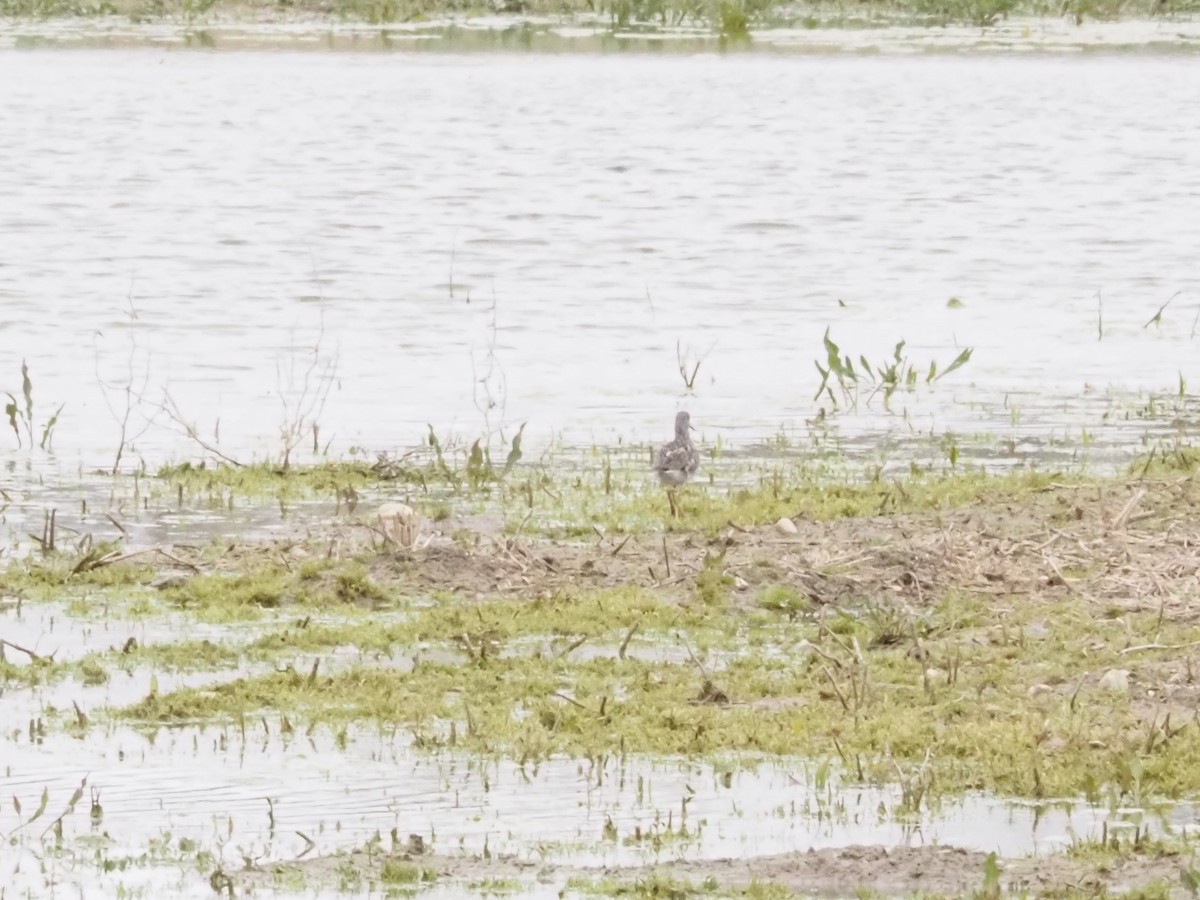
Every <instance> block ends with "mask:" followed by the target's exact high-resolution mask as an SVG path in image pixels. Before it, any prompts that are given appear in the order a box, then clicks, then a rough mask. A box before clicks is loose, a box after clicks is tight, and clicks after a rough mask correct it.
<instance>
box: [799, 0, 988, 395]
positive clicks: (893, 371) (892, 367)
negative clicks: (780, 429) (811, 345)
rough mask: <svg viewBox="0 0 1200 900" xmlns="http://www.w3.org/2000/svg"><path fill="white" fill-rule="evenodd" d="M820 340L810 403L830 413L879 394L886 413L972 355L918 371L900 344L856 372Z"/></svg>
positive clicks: (847, 359) (836, 350) (833, 346)
mask: <svg viewBox="0 0 1200 900" xmlns="http://www.w3.org/2000/svg"><path fill="white" fill-rule="evenodd" d="M1000 2H1004V0H1000ZM822 340H823V342H824V344H825V354H826V363H825V365H824V366H822V365H821V363H820V361H819V360H814V365H815V366H816V367H817V372H818V373H820V375H821V384H820V386H819V387H818V388H817V393H816V396H814V397H813V400H819V399H821V395H822V394H824V395H825V396H826V397H827V398H828V400H829V402H830V404H831V406H832V411H834V412H836V411H837V410H838V409H840V408H841V407H842V406H846V407H849V408H851V409H858V403H859V398H860V397H861V395H862V394H863V393H864V392H865V393H866V395H867V396H866V400H865V405H870V403H871V400H872V399H873V398H874V397H875V396H877V395H880V394H882V396H883V406H884V409H887V408H888V405H889V403H890V402H891V399H892V395H893V394H894V393H896V391H900V390H903V391H909V392H911V391H914V390H916V389H917V387H918V385H923V384H924V385H929V384H933V383H934V382H936V381H939V380H941V379H942V378H945V377H946V376H947V375H949V374H950V373H952V372H954V371H955V370H956V369H960V368H962V367H963V366H965V365H966V364H967V363H968V362H970V361H971V354H972V352H973V348H971V347H966V348H964V349H963V350H962V351H961V352H960V353H959V354H958V356H956V357H955V358H954V359H953V361H951V362H950V363H949V364H948V365H946V366H945V367H944V368H941V369H939V368H938V364H937V360H933V361H931V362H930V363H929V366H928V368H927V369H925V370H924V371H922V370H920V369H919V368H918V367H917V366H916V365H915V364H914V363H913V362H912V361H911V360H910V359H909V358H908V356H907V355H906V354H905V352H904V347H905V344H906V342H905V341H904V340H900V341H899V342H897V344H896V347H895V349H894V350H893V351H892V356H891V358H890V359H885V360H883V361H881V362H877V363H876V364H875V365H874V366H872V365H871V363H870V362H869V361H868V360H867V358H866V356H859V358H858V368H855V365H854V360H853V359H852V358H851V356H850V354H849V353H845V354H843V352H842V349H841V348H840V347H839V346H838V345H837V344H836V343H834V341H833V339H832V338H831V337H830V336H829V329H828V328H826V329H825V336H824V338H823V339H822ZM831 376H832V378H833V380H834V382H835V383H836V385H837V387H838V389H839V393H838V394H834V392H833V385H832V384H830V377H831ZM839 396H840V398H841V401H840V404H839V399H838V398H839Z"/></svg>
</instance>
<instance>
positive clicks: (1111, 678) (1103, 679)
mask: <svg viewBox="0 0 1200 900" xmlns="http://www.w3.org/2000/svg"><path fill="white" fill-rule="evenodd" d="M1100 690H1102V691H1117V692H1119V693H1122V694H1124V693H1128V691H1129V670H1128V669H1109V670H1108V671H1107V672H1105V673H1104V674H1103V675H1102V676H1100Z"/></svg>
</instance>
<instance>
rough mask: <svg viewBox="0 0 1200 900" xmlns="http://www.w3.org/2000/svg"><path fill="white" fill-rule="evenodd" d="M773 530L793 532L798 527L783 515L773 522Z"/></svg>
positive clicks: (781, 532)
mask: <svg viewBox="0 0 1200 900" xmlns="http://www.w3.org/2000/svg"><path fill="white" fill-rule="evenodd" d="M775 530H776V531H778V532H779V533H780V534H795V533H796V532H797V531H798V530H799V529H797V528H796V523H795V522H793V521H792V520H791V519H789V518H787V517H786V516H785V517H784V518H782V519H780V520H779V521H778V522H776V523H775Z"/></svg>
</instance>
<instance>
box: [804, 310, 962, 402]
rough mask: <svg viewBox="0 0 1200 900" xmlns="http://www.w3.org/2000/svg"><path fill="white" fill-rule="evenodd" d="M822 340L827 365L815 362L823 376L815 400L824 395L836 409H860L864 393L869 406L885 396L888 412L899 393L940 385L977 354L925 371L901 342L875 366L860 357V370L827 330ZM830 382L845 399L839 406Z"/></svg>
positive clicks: (931, 363)
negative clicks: (866, 392)
mask: <svg viewBox="0 0 1200 900" xmlns="http://www.w3.org/2000/svg"><path fill="white" fill-rule="evenodd" d="M822 340H823V342H824V345H825V365H824V366H822V365H821V362H820V360H814V365H816V367H817V372H819V373H820V375H821V385H820V387H818V388H817V393H816V394H815V395H814V397H813V400H818V399H820V397H821V395H822V394H825V395H826V396H828V398H829V401H830V403H832V404H833V407H834V409H838V408H839V406H843V405H844V406H847V407H849V408H851V409H857V408H858V401H859V396H860V393H861V391H863V390H864V389H865V390H866V391H868V394H867V398H866V402H867V404H870V402H871V400H872V399H874V397H875V396H876V395H878V394H883V406H884V409H888V408H889V406H888V404H889V403H890V401H891V399H892V395H893V394H894V393H896V391H899V390H904V391H907V392H912V391H915V390H916V389H917V387H918V386H920V385H921V384H933V383H934V382H936V381H940V380H941V379H943V378H945V377H946V376H947V375H949V374H950V373H951V372H953V371H955V370H956V369H960V368H962V367H963V366H965V365H966V364H967V363H968V362H970V361H971V354H972V353H973V352H974V348H973V347H966V348H964V349H963V350H962V351H961V352H960V353H959V354H958V356H956V357H955V358H954V360H953V361H952V362H951V363H950V364H949V365H947V366H946V367H945V368H939V366H938V364H937V360H931V361H930V363H929V366H928V368H927V369H924V370H922V369H921V368H919V367H918V366H917V365H916V364H915V363H913V361H912V360H910V359H909V358H908V355H907V354H906V353H905V352H904V347H905V344H906V341H904V340H903V339H902V340H900V341H898V342H897V343H896V347H895V349H894V350H893V351H892V355H891V358H885V359H884V360H883V361H882V362H878V363H876V364H875V365H874V366H872V365H871V363H870V362H869V361H868V360H867V357H866V356H865V355H860V356H859V357H858V364H859V367H860V368H856V367H855V365H854V360H853V359H852V358H851V356H850V354H849V353H845V354H843V352H842V348H841V347H839V346H838V345H837V344H836V343H835V342H834V340H833V338H831V337H830V336H829V329H828V328H826V329H825V336H824V338H823V339H822ZM831 380H832V381H834V382H836V385H837V387H838V389H839V394H840V395H841V398H842V399H841V403H840V404H839V402H838V395H837V394H835V393H834V392H833V385H831V384H830V381H831Z"/></svg>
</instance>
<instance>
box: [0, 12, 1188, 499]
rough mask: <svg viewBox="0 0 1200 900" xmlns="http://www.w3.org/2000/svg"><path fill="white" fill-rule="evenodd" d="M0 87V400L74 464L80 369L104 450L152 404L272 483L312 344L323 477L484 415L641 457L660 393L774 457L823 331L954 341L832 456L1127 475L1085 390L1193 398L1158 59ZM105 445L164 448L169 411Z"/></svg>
mask: <svg viewBox="0 0 1200 900" xmlns="http://www.w3.org/2000/svg"><path fill="white" fill-rule="evenodd" d="M6 27H7V28H9V29H10V30H9V32H8V34H9V37H10V38H11V37H13V35H14V34H15V33H18V32H21V31H22V29H24V30H25V31H28V30H29V29H30V27H32V26H28V25H15V26H6ZM1055 27H1057V26H1055ZM1154 27H1155V28H1160V27H1167V28H1168V29H1169V25H1167V24H1165V23H1164V24H1156V25H1155V26H1154ZM43 28H44V29H51V30H53V28H54V26H43ZM1180 28H1184V26H1183V25H1181V26H1180ZM1135 30H1136V29H1135ZM1143 30H1144V29H1143ZM0 85H3V87H2V88H0V117H2V118H3V121H4V122H5V123H6V126H7V127H6V132H7V133H8V135H9V137H8V139H7V140H5V141H4V142H3V144H2V145H0V195H2V196H4V197H6V202H5V204H4V205H3V208H2V209H0V247H2V248H3V249H2V250H0V301H2V302H3V309H4V312H5V315H4V317H3V320H2V322H0V330H2V332H3V338H4V341H5V345H6V346H7V347H9V348H10V350H9V354H8V356H7V357H5V359H4V360H3V361H0V369H2V371H0V386H3V387H5V388H6V389H9V390H12V391H13V392H14V393H17V394H18V396H19V394H20V390H19V389H20V373H19V363H20V357H21V356H23V357H24V358H25V359H26V360H27V361H28V363H29V366H30V371H31V375H32V380H33V386H34V398H35V410H36V418H37V419H38V422H39V423H41V422H44V421H45V419H46V417H47V416H48V415H49V413H50V412H52V411H53V409H54V408H55V407H56V406H57V404H58V403H59V402H65V403H66V404H67V405H66V408H65V409H64V410H63V413H62V416H61V419H60V421H59V424H58V427H57V429H56V432H55V436H54V442H53V443H54V447H55V448H57V450H58V452H59V458H60V462H62V464H63V465H64V466H67V467H73V466H75V465H77V461H82V463H83V464H84V465H85V467H92V466H101V465H106V464H110V463H111V460H112V457H113V455H114V451H115V447H116V444H117V443H118V437H117V436H118V433H119V429H118V427H117V424H116V422H115V420H114V416H113V411H112V410H110V409H109V408H108V405H106V403H105V400H104V398H105V393H104V391H103V390H102V389H101V388H100V387H99V386H98V385H97V383H96V379H97V371H99V373H100V374H101V376H102V378H103V380H104V382H105V383H107V384H108V385H109V391H108V395H107V396H108V399H109V401H110V402H111V403H112V404H113V406H114V407H115V412H116V413H117V415H118V417H119V416H120V415H121V414H122V412H123V410H124V400H125V394H124V393H123V389H122V385H124V384H126V383H129V382H130V381H132V383H133V387H134V389H135V392H137V393H139V394H141V395H142V396H143V397H144V398H145V401H146V402H145V403H144V404H142V405H141V406H140V407H139V405H138V404H137V403H134V406H135V409H134V411H133V414H132V416H131V420H130V421H131V427H130V431H131V433H136V432H138V431H141V428H142V424H143V416H145V415H149V414H150V412H151V408H152V406H153V405H154V404H155V403H156V402H158V401H160V399H161V397H162V392H163V390H164V389H169V391H170V393H171V395H172V396H173V397H174V399H175V400H176V401H177V403H178V405H179V408H180V410H181V411H182V413H183V416H184V418H185V419H186V420H187V421H188V422H189V423H194V424H196V425H197V426H198V428H199V431H200V433H201V434H202V435H203V436H204V437H205V438H206V439H208V440H212V441H219V443H220V446H221V447H223V448H225V449H226V450H227V451H228V452H231V453H235V454H248V453H254V452H258V453H266V452H274V451H275V450H276V449H277V447H278V445H279V441H278V439H277V438H276V434H277V433H278V427H279V424H280V423H281V422H282V421H283V420H284V419H287V418H289V417H292V416H294V411H295V409H296V407H297V405H303V404H304V403H305V402H309V401H311V400H312V398H313V393H312V391H313V389H315V388H316V387H317V386H318V383H319V382H320V378H319V377H318V376H316V375H314V376H312V377H311V378H309V388H310V392H309V394H308V398H309V401H302V400H301V399H300V394H301V393H302V389H303V386H304V381H305V375H304V371H305V366H306V365H307V361H308V357H307V356H306V354H308V353H309V352H310V351H311V349H312V348H313V347H314V346H316V344H317V343H318V341H320V346H321V353H322V356H321V358H322V359H323V360H324V361H326V362H328V363H329V364H330V366H331V368H330V370H329V371H330V373H331V374H332V373H334V372H336V379H335V380H333V381H331V382H330V383H329V386H330V388H331V390H330V394H329V396H328V400H327V402H326V403H325V404H324V406H323V407H321V408H319V409H318V408H317V407H316V406H313V407H312V408H311V412H313V413H314V414H315V416H316V417H317V418H319V421H320V423H321V439H320V440H321V444H322V445H324V444H325V442H326V441H329V440H332V442H333V444H332V446H333V449H334V450H335V451H341V452H344V451H345V450H346V449H348V448H349V447H350V446H352V445H363V446H366V447H368V448H372V449H376V448H383V447H391V446H397V445H409V444H412V443H415V442H416V441H418V440H419V439H420V438H421V436H422V434H423V433H425V431H426V426H427V424H433V425H434V426H435V428H436V429H438V430H439V432H443V433H448V432H456V433H459V434H464V435H467V436H473V435H475V434H478V433H480V432H481V431H483V430H484V428H485V415H484V411H486V419H487V424H490V425H491V426H495V425H497V424H498V423H501V422H506V423H508V424H510V425H512V424H514V423H518V422H522V421H528V422H529V429H528V432H527V435H528V436H529V445H528V446H529V447H533V446H535V445H536V444H537V443H538V442H541V443H544V442H545V441H547V440H548V439H550V438H551V437H552V436H553V437H556V438H558V439H561V440H563V441H566V442H567V443H574V444H586V443H588V442H590V441H593V440H595V441H598V442H601V443H612V442H614V441H615V440H617V439H618V438H625V439H627V440H630V439H636V440H641V439H647V438H655V437H658V436H660V435H663V432H664V430H666V428H667V427H668V423H669V421H670V417H671V414H672V413H673V411H674V409H675V408H676V407H677V406H679V405H680V404H682V403H684V402H686V404H687V405H689V406H690V408H691V409H692V412H693V419H694V421H696V422H697V424H698V425H699V426H700V428H701V434H702V435H703V436H704V437H706V438H707V439H708V440H712V439H714V438H715V436H716V434H717V433H721V434H723V435H724V436H725V438H726V440H729V439H733V440H734V441H735V442H741V443H746V442H750V441H754V440H758V439H761V438H764V437H767V436H770V435H772V434H774V433H775V432H776V431H777V430H779V429H780V428H781V427H782V428H785V429H790V432H791V433H792V434H795V435H798V436H799V437H800V438H801V439H803V438H804V437H805V436H806V435H807V434H808V428H807V427H806V425H805V424H804V423H805V420H806V419H807V418H810V417H811V416H813V415H814V413H815V412H816V411H817V407H818V405H817V404H815V403H814V402H813V400H812V397H813V394H814V392H815V390H816V386H817V383H818V376H817V375H816V372H815V369H814V367H813V360H814V358H818V357H820V358H823V356H824V353H823V350H822V348H821V335H822V333H823V332H824V330H825V328H826V327H831V328H832V333H833V336H834V338H835V339H836V340H838V341H839V342H840V343H841V344H842V345H843V346H844V348H845V349H846V350H847V351H849V352H851V353H852V354H853V355H854V356H855V357H857V356H858V355H859V353H865V354H866V355H867V356H868V357H869V358H870V359H871V360H873V361H878V360H880V359H882V358H883V357H885V356H887V355H889V354H890V352H891V349H892V346H893V344H894V343H895V341H896V340H897V339H899V338H900V337H902V336H903V337H905V338H907V339H908V341H909V352H910V354H911V356H912V358H913V360H914V361H916V362H920V363H921V364H922V365H923V366H925V365H927V364H928V362H929V361H930V360H931V359H936V360H937V361H938V363H939V365H940V366H941V367H942V368H945V366H946V364H947V363H949V361H950V360H951V359H952V358H953V357H954V356H955V355H956V353H957V352H958V349H959V348H960V347H963V346H973V347H975V348H976V350H975V358H974V359H973V360H972V361H971V362H970V363H969V364H968V366H967V367H966V368H964V369H962V370H960V371H959V372H956V373H954V374H952V375H951V376H950V377H949V378H948V379H946V380H945V381H944V382H941V383H939V384H938V385H937V386H936V389H935V390H933V391H932V392H930V391H926V390H924V389H922V390H921V391H920V392H919V393H918V395H917V396H916V397H913V398H908V399H902V398H897V399H896V400H894V401H893V404H892V405H893V408H894V409H895V411H896V413H897V414H895V415H892V416H890V417H889V416H886V415H881V414H872V415H868V416H860V417H857V418H852V419H850V420H848V421H847V423H846V425H845V426H844V427H845V429H846V430H847V431H848V432H851V433H853V432H856V431H868V432H871V433H875V432H877V431H878V430H879V428H881V427H892V428H893V429H894V430H895V431H896V432H897V434H900V435H905V434H909V433H911V432H913V431H916V432H918V433H929V432H932V433H934V434H940V433H941V432H942V431H944V430H945V429H946V428H951V427H953V428H955V429H958V430H969V431H985V432H992V433H995V434H996V435H997V436H998V437H997V445H998V444H999V440H1000V437H1005V436H1007V437H1013V436H1015V437H1016V438H1023V437H1029V436H1032V437H1033V438H1035V439H1037V440H1044V439H1045V437H1046V436H1047V435H1048V434H1055V435H1057V436H1059V437H1062V436H1074V437H1076V438H1077V437H1078V436H1079V432H1080V429H1082V428H1083V427H1088V428H1090V429H1093V430H1096V431H1098V432H1100V438H1099V439H1100V441H1102V442H1103V441H1104V440H1105V439H1106V437H1107V434H1108V433H1109V432H1111V433H1112V434H1113V437H1114V439H1115V440H1118V441H1120V442H1124V444H1125V445H1126V446H1128V445H1130V444H1132V443H1136V440H1137V439H1138V437H1140V435H1141V434H1142V431H1143V430H1144V429H1145V427H1146V426H1145V423H1143V422H1141V421H1136V420H1135V421H1134V422H1133V423H1132V424H1131V425H1128V426H1125V425H1123V426H1122V428H1121V429H1120V430H1119V429H1117V428H1116V427H1115V426H1114V427H1108V426H1104V427H1102V426H1101V415H1102V412H1103V410H1105V409H1108V408H1110V407H1111V406H1112V405H1113V402H1114V401H1113V398H1112V395H1111V394H1110V388H1117V389H1121V390H1128V391H1133V392H1137V391H1149V390H1153V391H1168V392H1170V391H1173V390H1175V389H1176V388H1177V387H1178V383H1179V378H1180V376H1181V375H1182V377H1183V378H1184V379H1185V380H1188V381H1191V382H1193V383H1194V382H1195V380H1196V375H1197V373H1196V372H1195V364H1194V361H1193V360H1194V356H1195V355H1194V353H1193V352H1192V351H1193V348H1194V341H1193V339H1192V337H1193V334H1192V332H1193V328H1194V319H1195V314H1196V311H1197V304H1198V303H1200V296H1197V294H1196V290H1195V289H1196V287H1197V284H1196V279H1197V274H1196V269H1195V265H1194V259H1195V246H1196V237H1197V234H1196V228H1197V225H1196V220H1195V216H1194V215H1193V214H1192V213H1193V211H1194V208H1195V203H1196V199H1197V197H1198V196H1200V120H1197V118H1196V117H1195V116H1194V115H1193V114H1192V108H1193V101H1194V97H1195V96H1196V95H1197V93H1198V88H1200V70H1198V69H1197V67H1196V66H1195V65H1194V63H1193V60H1192V59H1191V58H1190V56H1189V55H1187V54H1179V53H1174V52H1171V53H1162V54H1155V53H1149V52H1145V53H1137V54H1133V55H1116V54H1087V55H1079V54H1074V55H1045V54H1023V55H1011V54H1010V55H996V54H977V55H969V56H968V55H962V54H944V53H940V54H935V55H932V56H931V55H915V56H914V55H912V54H908V55H904V54H897V55H883V56H871V55H850V56H845V55H821V54H815V55H814V54H801V55H787V54H755V53H747V54H732V55H728V56H714V55H706V54H701V55H681V54H671V55H667V56H654V55H649V54H646V53H632V54H600V55H586V54H584V55H563V54H524V53H499V54H492V53H475V54H454V53H444V54H409V53H403V52H370V53H353V52H323V53H303V52H279V51H261V50H244V51H238V52H228V53H221V52H217V53H212V52H186V51H180V50H178V49H168V48H165V47H162V46H141V47H130V48H123V49H111V50H100V51H97V50H85V49H79V50H70V51H63V50H54V49H51V50H38V49H34V50H28V51H10V52H2V53H0ZM83 134H86V135H87V140H86V141H85V140H82V139H81V138H80V135H83ZM1098 290H1100V291H1102V297H1103V333H1104V338H1103V340H1102V341H1098V340H1097V311H1098V304H1097V298H1096V294H1097V291H1098ZM1178 291H1182V292H1183V293H1182V294H1180V295H1179V296H1177V297H1175V299H1174V300H1173V301H1172V303H1171V305H1170V306H1169V307H1168V308H1167V310H1166V312H1165V313H1164V315H1163V319H1162V324H1161V325H1160V326H1155V325H1151V326H1150V327H1149V328H1143V325H1145V324H1146V323H1147V321H1148V320H1149V319H1150V318H1151V316H1152V315H1153V314H1154V312H1155V311H1156V310H1157V309H1158V308H1159V307H1160V306H1161V305H1162V304H1163V303H1165V302H1166V301H1167V300H1168V298H1171V297H1172V296H1173V295H1175V294H1176V292H1178ZM950 297H957V298H960V299H961V300H962V302H963V303H964V306H963V308H961V309H951V308H948V307H947V301H948V299H949V298H950ZM468 298H469V299H468ZM839 301H844V303H845V305H844V306H842V305H840V304H839ZM322 322H323V328H324V331H323V336H321V335H320V333H319V329H320V327H321V323H322ZM493 327H494V331H493ZM493 343H494V348H493V346H492V345H493ZM677 343H678V344H679V346H680V348H681V349H682V350H683V351H684V352H686V353H688V354H689V355H690V359H691V360H693V361H694V360H696V359H698V358H699V357H701V356H703V360H704V361H703V363H702V365H701V368H700V372H699V377H698V378H697V380H696V389H695V395H694V396H685V394H684V392H683V391H682V382H681V379H680V375H679V373H678V371H677V359H676V346H677ZM490 348H491V349H490ZM131 349H132V350H133V351H134V352H133V353H132V356H131ZM489 353H490V354H491V357H490V361H489ZM131 373H132V379H131V378H130V375H131ZM281 392H282V393H283V394H284V395H285V396H287V397H289V398H290V403H291V404H292V405H291V407H290V410H291V412H287V411H284V410H283V408H282V407H281V401H280V399H279V397H280V393H281ZM1088 392H1090V394H1088ZM1085 394H1088V396H1090V397H1091V398H1092V399H1090V400H1087V399H1086V398H1085V399H1084V400H1083V401H1080V398H1081V397H1083V396H1084V395H1085ZM489 397H490V399H489ZM1006 401H1007V402H1006ZM1140 402H1142V401H1141V400H1139V399H1138V398H1137V396H1136V394H1135V395H1134V396H1133V398H1132V400H1131V401H1130V402H1129V403H1128V404H1126V405H1125V408H1126V409H1128V408H1136V407H1137V405H1138V404H1139V403H1140ZM489 404H491V408H490V409H489ZM878 408H879V403H878V400H876V401H873V403H872V404H871V409H872V410H878ZM904 410H907V411H908V413H909V415H908V418H907V420H905V419H904V418H903V417H902V416H901V415H900V414H899V413H901V412H902V411H904ZM1172 418H1174V415H1173V414H1169V415H1167V416H1166V417H1165V421H1164V422H1160V423H1159V424H1160V427H1161V428H1163V429H1166V430H1170V428H1171V419H1172ZM36 436H37V435H36V434H35V437H36ZM0 440H4V441H6V442H8V444H9V445H15V439H14V438H13V436H12V435H11V434H9V436H8V437H7V438H0ZM310 443H311V439H306V442H305V444H306V445H307V444H310ZM136 447H137V451H138V452H137V453H136V454H130V455H129V457H128V460H130V461H134V460H136V459H137V457H138V455H139V454H140V456H141V457H142V458H145V459H148V460H149V461H150V462H151V464H152V465H153V464H154V462H155V461H159V460H161V459H163V458H166V457H170V456H178V455H180V454H183V453H186V452H188V451H190V450H192V449H195V448H194V445H192V444H191V442H190V441H189V440H188V439H187V438H186V437H185V436H184V434H183V433H182V430H181V426H179V424H178V423H174V422H171V421H170V420H169V419H168V418H167V417H165V416H163V415H162V414H159V415H158V416H157V418H156V420H155V422H154V424H153V425H152V426H151V427H150V429H149V430H148V431H146V432H145V434H143V435H141V436H140V437H139V438H138V440H137V441H136ZM21 477H22V476H21V474H20V472H17V473H14V474H13V475H12V476H11V477H10V476H5V479H6V483H11V482H12V481H14V480H19V479H20V478H21Z"/></svg>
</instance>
